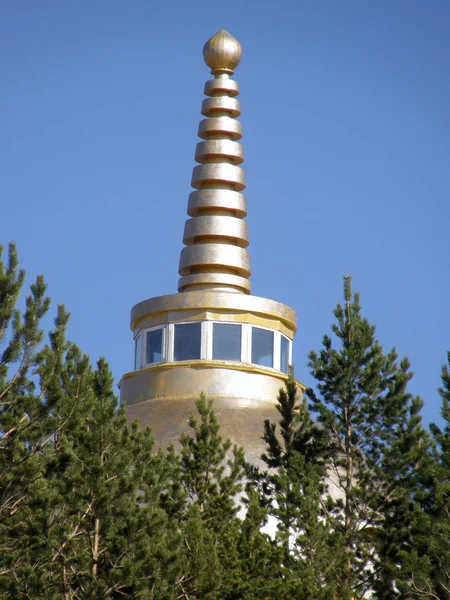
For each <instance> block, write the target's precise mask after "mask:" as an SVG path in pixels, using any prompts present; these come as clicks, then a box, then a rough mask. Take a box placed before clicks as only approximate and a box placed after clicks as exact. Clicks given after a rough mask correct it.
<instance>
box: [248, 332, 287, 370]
mask: <svg viewBox="0 0 450 600" xmlns="http://www.w3.org/2000/svg"><path fill="white" fill-rule="evenodd" d="M253 329H263V330H265V331H270V332H271V333H272V334H273V345H272V366H271V367H267V366H266V365H260V364H258V363H255V362H253V360H252V354H253ZM278 333H280V332H279V331H277V330H276V329H272V328H271V327H262V326H261V325H250V324H249V337H248V362H249V363H250V364H251V365H255V366H256V367H261V368H262V369H273V370H274V371H279V370H280V369H279V368H278V369H277V364H278V366H280V360H279V357H278V360H277V357H276V354H275V350H276V345H277V342H276V339H277V334H278Z"/></svg>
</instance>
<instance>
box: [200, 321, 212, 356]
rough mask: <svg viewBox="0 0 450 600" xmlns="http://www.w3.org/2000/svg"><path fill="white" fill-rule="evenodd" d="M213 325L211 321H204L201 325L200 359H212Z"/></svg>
mask: <svg viewBox="0 0 450 600" xmlns="http://www.w3.org/2000/svg"><path fill="white" fill-rule="evenodd" d="M212 329H213V324H212V322H211V321H204V322H203V323H202V338H201V339H202V342H201V343H202V346H201V351H200V357H201V358H202V359H204V360H211V359H212V340H213V332H212Z"/></svg>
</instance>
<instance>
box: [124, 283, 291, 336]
mask: <svg viewBox="0 0 450 600" xmlns="http://www.w3.org/2000/svg"><path fill="white" fill-rule="evenodd" d="M190 310H197V311H199V312H200V311H203V310H212V311H216V310H219V311H220V310H223V311H227V312H230V313H243V314H245V313H250V314H254V315H261V316H262V317H267V318H269V319H277V320H279V321H281V322H282V323H284V324H285V325H286V327H287V328H288V329H289V330H290V331H291V332H292V335H293V334H294V333H295V332H296V330H297V315H296V314H295V310H294V309H292V308H291V307H290V306H287V305H286V304H282V303H281V302H276V301H275V300H270V299H269V298H261V297H260V296H247V295H244V294H233V293H228V292H217V291H214V290H211V291H202V292H194V291H189V292H185V293H184V294H168V295H166V296H156V297H155V298H149V299H148V300H143V301H142V302H139V303H138V304H136V305H135V306H133V308H132V309H131V320H130V328H131V330H132V331H136V329H137V327H138V325H139V322H140V321H141V320H142V319H144V318H145V317H149V316H155V315H157V314H158V313H165V312H170V311H190ZM289 337H291V336H289Z"/></svg>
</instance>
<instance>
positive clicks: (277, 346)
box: [273, 331, 281, 371]
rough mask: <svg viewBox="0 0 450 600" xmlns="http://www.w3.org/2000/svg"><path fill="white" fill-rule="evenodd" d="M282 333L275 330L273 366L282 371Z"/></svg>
mask: <svg viewBox="0 0 450 600" xmlns="http://www.w3.org/2000/svg"><path fill="white" fill-rule="evenodd" d="M280 359H281V333H280V332H279V331H274V336H273V368H274V369H276V370H277V371H280V365H281V360H280Z"/></svg>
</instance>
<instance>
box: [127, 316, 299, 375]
mask: <svg viewBox="0 0 450 600" xmlns="http://www.w3.org/2000/svg"><path fill="white" fill-rule="evenodd" d="M194 323H199V324H200V358H199V359H196V358H192V359H186V360H184V361H175V360H174V353H175V327H176V325H190V324H194ZM214 324H219V325H239V326H240V327H241V357H240V360H227V359H214V358H213V331H214ZM253 328H257V329H263V330H265V331H270V332H271V333H272V334H273V350H272V351H273V355H272V358H273V366H272V367H267V366H264V365H258V364H257V363H254V362H252V345H253ZM157 329H161V330H162V347H161V348H162V358H161V360H159V361H155V362H152V363H147V362H146V358H147V333H148V332H150V331H155V330H157ZM140 336H141V349H140V365H139V366H136V363H135V364H134V370H135V371H138V370H140V369H145V368H147V367H152V366H154V365H160V364H162V363H165V362H181V363H183V362H189V361H190V360H211V361H224V360H225V361H226V362H232V363H245V364H249V365H255V366H257V367H260V368H263V369H269V370H271V371H277V372H279V373H283V374H284V375H286V373H284V371H282V370H281V336H283V337H284V338H285V339H286V340H287V342H288V367H289V366H290V365H292V340H291V339H290V338H289V337H288V336H287V335H285V334H283V333H281V331H279V330H278V329H272V328H271V327H264V326H262V325H253V324H252V323H244V322H242V321H241V322H239V321H220V320H217V319H216V320H211V321H210V320H205V321H177V322H174V323H163V324H162V325H155V326H154V327H146V328H144V329H141V330H140V331H139V333H138V334H137V335H136V337H135V338H134V344H135V350H134V356H135V359H136V343H137V340H138V338H139V337H140Z"/></svg>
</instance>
